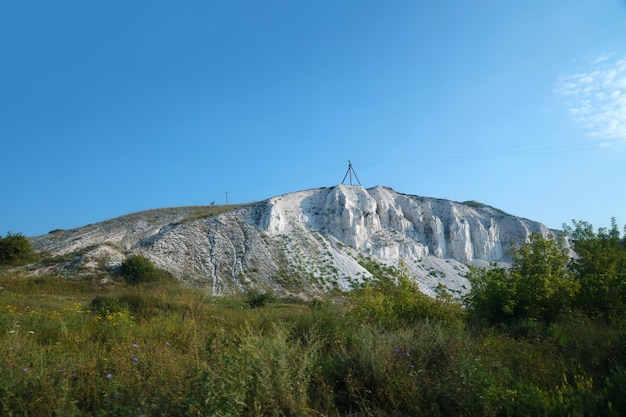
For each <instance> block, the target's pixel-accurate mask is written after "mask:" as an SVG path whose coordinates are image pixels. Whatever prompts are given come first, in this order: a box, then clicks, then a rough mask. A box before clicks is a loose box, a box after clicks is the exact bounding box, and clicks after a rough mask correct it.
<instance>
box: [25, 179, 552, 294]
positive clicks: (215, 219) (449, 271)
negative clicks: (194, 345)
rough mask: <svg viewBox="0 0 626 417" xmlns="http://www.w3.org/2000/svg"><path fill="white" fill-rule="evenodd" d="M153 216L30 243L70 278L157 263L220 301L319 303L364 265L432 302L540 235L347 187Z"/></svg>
mask: <svg viewBox="0 0 626 417" xmlns="http://www.w3.org/2000/svg"><path fill="white" fill-rule="evenodd" d="M206 211H207V208H206V207H183V208H172V209H160V210H151V211H146V212H141V213H135V214H131V215H127V216H122V217H119V218H117V219H113V220H109V221H106V222H102V223H97V224H93V225H89V226H85V227H81V228H78V229H73V230H69V231H59V232H56V233H51V234H48V235H44V236H39V237H34V238H32V243H33V246H34V248H35V249H37V250H43V251H47V252H49V253H50V254H52V255H54V256H56V257H57V259H58V264H57V265H53V266H50V267H48V268H50V269H52V270H54V271H56V272H59V271H61V272H62V271H73V273H76V272H80V271H86V272H91V271H94V270H98V269H103V268H111V267H115V266H116V265H119V263H121V262H122V260H123V259H124V258H125V257H126V256H128V255H129V254H133V253H138V254H142V255H144V256H146V257H148V258H150V259H151V260H152V261H153V262H154V263H155V265H157V266H158V267H161V268H163V269H166V270H168V271H170V272H171V273H172V274H173V275H174V276H175V277H177V278H178V279H179V280H181V281H184V282H187V283H191V284H194V285H196V286H199V287H202V288H206V289H207V291H209V292H211V293H212V294H223V293H227V292H235V291H243V290H246V289H249V288H255V287H262V288H271V289H274V290H275V291H280V292H288V293H298V294H311V293H319V292H323V291H326V290H329V289H333V288H338V289H341V290H349V289H351V288H353V287H354V286H355V285H359V284H360V283H362V282H363V281H364V280H367V279H369V278H370V274H369V272H368V271H367V270H365V269H364V268H363V267H362V266H361V265H360V263H359V261H360V260H362V259H363V258H371V259H373V260H375V261H378V262H381V263H385V264H389V265H395V266H398V265H400V264H402V265H403V267H404V268H406V269H407V271H408V273H409V275H411V276H413V277H415V279H416V280H417V282H418V284H419V285H420V288H421V289H422V291H424V292H426V293H428V294H433V291H434V289H435V288H436V286H437V284H438V283H439V282H441V283H443V284H445V285H446V286H447V287H448V288H449V289H450V290H452V291H456V292H459V293H463V292H465V291H466V290H467V289H468V288H469V283H468V282H467V280H466V278H465V277H464V276H465V275H466V273H467V271H468V268H467V265H470V264H475V265H488V264H489V263H490V262H501V263H506V262H509V261H510V259H509V258H508V255H507V250H508V249H509V248H510V247H511V245H513V244H515V243H517V242H520V241H524V240H526V239H527V238H528V237H529V236H530V234H531V233H534V232H537V233H541V234H543V235H547V234H549V233H552V232H553V231H551V230H549V229H548V228H547V227H545V226H544V225H542V224H541V223H538V222H535V221H531V220H527V219H523V218H519V217H515V216H512V215H509V214H506V213H504V212H502V211H500V210H497V209H494V208H492V207H489V206H486V205H483V204H481V203H477V202H468V203H458V202H453V201H449V200H441V199H434V198H426V197H419V196H414V195H406V194H401V193H398V192H395V191H394V190H392V189H389V188H386V187H374V188H370V189H365V188H363V187H360V186H345V185H340V186H336V187H330V188H319V189H312V190H306V191H300V192H295V193H291V194H285V195H282V196H278V197H274V198H270V199H268V200H265V201H261V202H258V203H254V204H250V205H247V206H244V207H240V208H237V209H235V210H232V211H229V212H226V213H223V214H218V215H208V214H207V215H204V214H203V213H205V212H206Z"/></svg>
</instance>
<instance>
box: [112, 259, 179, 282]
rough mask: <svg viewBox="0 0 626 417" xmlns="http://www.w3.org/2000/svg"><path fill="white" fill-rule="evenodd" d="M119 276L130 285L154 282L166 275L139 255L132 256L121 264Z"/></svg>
mask: <svg viewBox="0 0 626 417" xmlns="http://www.w3.org/2000/svg"><path fill="white" fill-rule="evenodd" d="M120 275H121V276H122V277H123V278H124V280H125V281H126V282H127V283H129V284H132V285H136V284H141V283H144V282H155V281H158V280H159V279H161V278H163V277H165V276H166V275H167V273H166V272H165V271H162V270H160V269H158V268H156V267H155V266H154V265H153V264H152V261H150V259H148V258H146V257H145V256H141V255H133V256H131V257H130V258H128V259H126V260H125V261H124V262H122V265H121V267H120Z"/></svg>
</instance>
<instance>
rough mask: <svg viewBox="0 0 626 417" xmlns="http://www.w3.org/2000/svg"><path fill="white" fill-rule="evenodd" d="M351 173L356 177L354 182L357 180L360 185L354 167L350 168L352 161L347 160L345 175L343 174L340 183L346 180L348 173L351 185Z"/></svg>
mask: <svg viewBox="0 0 626 417" xmlns="http://www.w3.org/2000/svg"><path fill="white" fill-rule="evenodd" d="M352 174H354V178H356V182H358V183H359V185H361V181H359V177H357V176H356V171H355V170H354V168H352V162H350V161H348V170H347V171H346V175H344V176H343V181H341V184H343V183H344V182H346V177H347V176H348V175H350V185H352ZM361 186H362V185H361Z"/></svg>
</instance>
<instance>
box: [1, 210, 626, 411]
mask: <svg viewBox="0 0 626 417" xmlns="http://www.w3.org/2000/svg"><path fill="white" fill-rule="evenodd" d="M613 226H614V227H613V228H612V229H611V230H602V229H600V230H599V231H598V232H594V230H593V228H591V226H590V225H588V224H587V223H584V222H574V224H573V226H572V227H568V228H567V229H566V231H567V233H568V235H569V238H570V243H571V245H572V248H573V249H574V250H575V251H576V254H577V256H576V257H574V258H573V260H570V258H569V256H568V255H569V254H568V252H567V250H566V248H565V246H564V242H563V241H560V240H558V239H545V238H542V237H540V236H533V237H532V238H531V240H530V242H528V243H526V244H523V245H521V246H519V247H518V248H516V249H515V250H514V251H513V256H514V263H513V266H512V268H510V269H503V268H497V267H496V268H493V269H489V270H474V271H473V272H472V274H471V276H470V279H471V281H472V283H473V288H472V291H471V292H470V293H469V294H468V295H467V297H466V298H465V299H464V300H454V299H453V298H452V297H451V296H450V295H449V294H448V293H447V291H446V289H445V288H444V287H441V288H439V290H438V297H437V298H435V299H433V298H429V297H426V296H424V295H423V294H422V293H421V292H420V291H419V289H418V288H417V286H416V285H414V284H413V283H412V281H411V280H410V277H409V276H408V275H407V274H406V272H405V271H403V270H402V269H400V270H396V269H394V268H389V267H384V266H381V265H378V264H376V263H374V262H372V261H370V260H367V259H362V264H363V265H364V266H365V267H366V268H368V269H369V270H370V271H372V272H373V273H374V274H375V276H376V278H378V279H376V280H372V281H371V282H370V283H369V284H368V285H366V286H365V287H364V288H362V289H359V290H356V291H354V292H352V293H350V294H340V293H337V294H331V295H328V297H326V298H324V299H320V300H315V301H310V302H303V301H301V302H298V301H296V300H290V301H287V300H281V299H279V298H276V297H275V296H274V295H273V294H271V293H269V292H263V291H258V292H250V293H248V294H243V295H241V296H228V297H210V296H208V295H207V294H205V293H203V292H202V291H199V290H194V289H190V288H185V287H183V286H181V285H180V284H178V283H176V282H175V281H174V280H171V279H167V277H161V278H159V279H154V280H152V279H150V280H139V281H138V282H133V281H130V283H129V282H127V281H126V280H125V279H123V278H122V277H120V276H117V278H116V279H115V280H114V282H113V283H108V284H103V283H102V282H101V280H100V279H96V278H94V279H93V280H89V279H85V280H75V281H73V280H67V279H61V278H57V277H47V276H44V277H28V276H24V275H23V274H22V273H20V272H19V271H17V270H16V269H15V268H4V269H3V270H0V351H2V352H3V355H2V356H0V372H1V373H2V378H0V415H9V416H27V415H28V416H30V415H37V416H60V415H63V416H81V415H84V416H92V415H95V416H108V415H113V416H139V415H143V416H206V415H215V416H239V415H243V416H307V415H309V416H322V415H323V416H343V415H350V416H416V415H420V416H422V415H423V416H529V415H532V416H567V415H569V416H623V415H626V397H625V396H624V394H623V393H624V392H626V368H625V367H626V327H625V326H624V323H626V320H625V318H626V312H624V310H623V303H624V302H625V300H624V297H625V295H626V293H625V292H624V286H625V285H626V284H625V283H624V281H625V277H624V267H625V266H626V245H625V243H626V242H625V241H624V239H623V238H620V236H619V231H618V229H617V226H615V223H614V224H613ZM144 259H145V258H144ZM139 264H140V266H141V265H143V266H146V265H145V261H143V260H140V262H139ZM147 268H148V269H150V267H147ZM146 281H148V282H146Z"/></svg>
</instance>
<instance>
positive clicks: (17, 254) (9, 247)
mask: <svg viewBox="0 0 626 417" xmlns="http://www.w3.org/2000/svg"><path fill="white" fill-rule="evenodd" d="M32 254H33V251H32V248H31V246H30V241H29V240H28V239H26V238H25V237H24V236H23V235H22V234H20V233H11V232H9V233H7V236H6V237H5V238H3V237H2V236H0V265H19V264H22V263H26V262H28V260H29V259H31V257H32Z"/></svg>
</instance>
